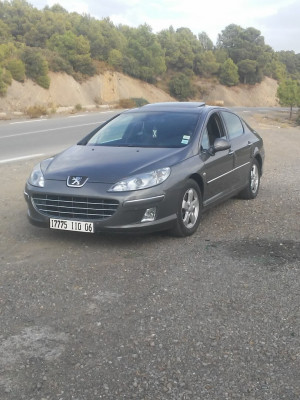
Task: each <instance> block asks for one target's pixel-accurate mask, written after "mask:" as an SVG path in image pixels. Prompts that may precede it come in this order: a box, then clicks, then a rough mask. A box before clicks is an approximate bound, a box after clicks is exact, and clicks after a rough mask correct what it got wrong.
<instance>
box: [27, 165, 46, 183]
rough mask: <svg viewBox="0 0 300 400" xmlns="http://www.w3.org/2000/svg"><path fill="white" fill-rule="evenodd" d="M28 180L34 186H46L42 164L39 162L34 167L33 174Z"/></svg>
mask: <svg viewBox="0 0 300 400" xmlns="http://www.w3.org/2000/svg"><path fill="white" fill-rule="evenodd" d="M28 182H29V183H30V185H32V186H38V187H44V186H45V179H44V175H43V173H42V170H41V165H40V164H37V165H36V166H35V167H34V168H33V171H32V172H31V175H30V177H29V179H28Z"/></svg>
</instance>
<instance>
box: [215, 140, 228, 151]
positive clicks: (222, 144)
mask: <svg viewBox="0 0 300 400" xmlns="http://www.w3.org/2000/svg"><path fill="white" fill-rule="evenodd" d="M230 147H231V144H230V143H229V142H228V140H226V139H222V138H221V139H220V138H218V139H216V140H215V142H214V146H213V150H214V152H215V153H216V152H217V151H223V150H229V149H230Z"/></svg>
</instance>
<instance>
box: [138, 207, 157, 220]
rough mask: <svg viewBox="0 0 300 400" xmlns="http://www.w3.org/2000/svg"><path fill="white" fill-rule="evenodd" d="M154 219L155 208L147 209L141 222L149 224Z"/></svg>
mask: <svg viewBox="0 0 300 400" xmlns="http://www.w3.org/2000/svg"><path fill="white" fill-rule="evenodd" d="M155 218H156V207H152V208H147V210H146V211H145V214H144V216H143V219H142V221H141V222H151V221H154V220H155Z"/></svg>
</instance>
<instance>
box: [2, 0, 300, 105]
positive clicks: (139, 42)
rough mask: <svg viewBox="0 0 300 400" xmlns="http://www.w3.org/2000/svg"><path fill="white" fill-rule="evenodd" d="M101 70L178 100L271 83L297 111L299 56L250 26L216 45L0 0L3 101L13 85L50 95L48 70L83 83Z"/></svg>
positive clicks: (189, 35) (232, 28)
mask: <svg viewBox="0 0 300 400" xmlns="http://www.w3.org/2000/svg"><path fill="white" fill-rule="evenodd" d="M200 30H201V27H200ZM106 69H113V70H116V71H120V72H123V73H125V74H127V75H130V76H132V77H134V78H138V79H141V80H143V81H146V82H149V83H152V84H157V85H158V86H160V87H161V88H163V89H165V90H167V91H169V93H170V94H171V95H172V96H174V97H176V98H177V99H179V100H186V99H189V98H193V96H196V95H197V96H198V97H201V88H199V87H196V86H195V85H194V81H195V80H197V79H199V78H205V79H213V80H216V81H219V82H220V83H221V84H223V85H226V86H235V85H238V84H240V83H243V84H249V85H254V84H256V83H259V82H261V81H262V79H263V78H264V77H265V76H269V77H271V78H274V79H276V80H278V81H279V90H278V94H277V95H278V98H279V100H280V103H281V104H282V105H285V106H289V107H295V106H299V104H300V86H299V80H300V54H295V52H294V51H280V52H275V51H274V50H273V49H272V47H270V46H269V45H267V44H266V43H265V41H264V37H263V36H262V35H261V32H260V31H259V30H258V29H255V28H253V27H249V28H242V27H241V26H238V25H235V24H231V25H229V26H227V27H225V29H224V30H223V31H222V32H221V33H220V34H219V36H218V40H217V43H216V45H214V44H213V42H212V41H211V39H210V38H209V37H208V35H207V34H206V33H205V32H200V33H199V34H198V35H195V34H194V33H193V32H192V31H191V30H190V29H189V28H187V27H182V28H179V29H177V30H175V29H174V28H173V27H172V26H171V27H169V28H168V29H164V30H162V31H160V32H158V33H156V34H155V33H153V31H152V28H151V26H149V25H147V24H144V25H141V26H139V27H137V28H132V27H130V26H126V25H118V26H115V25H114V24H113V23H112V21H110V19H109V18H105V19H102V20H97V19H95V18H93V17H91V16H89V15H80V14H78V13H74V12H72V13H69V12H68V11H66V10H65V9H64V8H63V7H61V6H60V5H58V4H56V5H53V6H52V7H49V6H46V7H45V8H44V9H43V10H38V9H37V8H35V7H33V6H32V5H30V3H28V2H26V1H24V0H12V1H6V0H5V1H0V95H1V96H5V94H6V91H7V87H8V86H9V85H10V84H11V82H12V80H13V79H14V80H16V81H19V82H23V81H24V80H25V79H26V78H30V79H32V80H33V81H34V82H36V83H37V84H38V85H40V86H42V87H43V88H45V89H48V88H49V85H50V78H49V74H48V72H49V71H54V72H65V73H67V74H70V75H72V76H73V77H74V78H75V79H76V80H78V81H82V80H84V79H87V78H88V77H90V76H93V75H95V74H97V73H100V72H103V71H104V70H106ZM291 88H293V89H292V91H293V95H292V96H291V95H289V94H288V95H287V92H289V91H290V90H291Z"/></svg>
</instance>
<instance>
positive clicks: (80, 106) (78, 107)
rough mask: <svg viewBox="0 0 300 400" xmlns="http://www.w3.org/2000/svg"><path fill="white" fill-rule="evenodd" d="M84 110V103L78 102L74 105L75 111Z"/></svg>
mask: <svg viewBox="0 0 300 400" xmlns="http://www.w3.org/2000/svg"><path fill="white" fill-rule="evenodd" d="M81 110H82V105H81V104H79V103H78V104H76V106H75V107H74V111H75V112H78V111H81Z"/></svg>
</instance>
